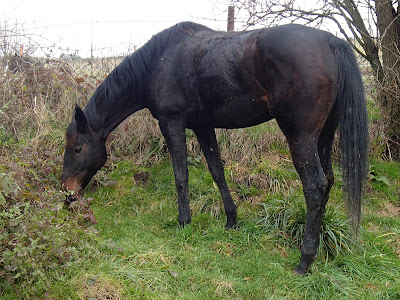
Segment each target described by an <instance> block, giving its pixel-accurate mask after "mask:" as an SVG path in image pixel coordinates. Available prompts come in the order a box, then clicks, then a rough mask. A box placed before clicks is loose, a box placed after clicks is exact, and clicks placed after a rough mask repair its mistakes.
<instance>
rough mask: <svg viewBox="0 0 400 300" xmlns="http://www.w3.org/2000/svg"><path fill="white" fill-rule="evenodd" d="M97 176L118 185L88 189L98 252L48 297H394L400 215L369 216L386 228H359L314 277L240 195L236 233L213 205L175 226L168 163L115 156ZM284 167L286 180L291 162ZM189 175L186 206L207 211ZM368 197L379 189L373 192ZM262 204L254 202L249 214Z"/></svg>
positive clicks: (199, 181)
mask: <svg viewBox="0 0 400 300" xmlns="http://www.w3.org/2000/svg"><path fill="white" fill-rule="evenodd" d="M384 165H385V164H384ZM380 168H384V167H383V166H381V167H380ZM139 171H141V172H149V173H150V177H149V179H148V181H147V182H137V181H136V182H135V181H134V174H135V173H137V172H139ZM103 172H104V173H105V174H106V175H104V176H107V178H108V179H109V180H112V181H115V182H116V184H115V185H114V186H113V187H111V188H110V187H107V186H102V187H99V188H98V189H97V190H94V191H92V192H91V193H90V194H88V195H87V197H92V198H93V200H92V203H93V204H92V209H93V210H94V214H95V216H96V219H97V222H98V223H97V225H96V226H95V228H96V230H97V231H98V234H97V247H98V249H99V252H98V253H97V254H96V255H95V256H94V257H93V258H91V259H89V258H87V259H83V260H84V261H81V262H80V264H79V266H80V267H79V268H75V269H74V268H72V269H71V271H70V272H71V273H70V274H69V275H67V276H66V278H65V279H66V281H55V282H54V284H53V285H52V286H51V288H50V289H49V295H51V296H52V297H55V298H56V299H68V298H70V299H76V298H81V299H88V298H89V297H91V295H97V297H99V298H101V297H102V296H103V297H104V298H102V299H106V297H107V296H108V297H114V298H111V299H194V298H195V299H283V298H285V299H396V298H399V297H400V285H399V278H400V260H399V257H398V256H397V255H398V254H396V249H397V250H398V246H399V241H398V239H399V231H398V230H397V231H396V230H395V228H399V227H400V221H399V220H398V218H395V217H391V216H382V217H374V216H372V215H370V214H367V215H366V217H365V218H364V222H363V224H367V225H368V226H367V227H371V226H372V225H373V226H375V227H378V228H382V229H383V231H381V232H380V231H377V230H376V229H377V228H375V230H374V231H371V230H365V231H364V232H363V234H362V237H363V238H362V240H361V242H360V246H359V247H356V248H354V249H353V250H352V251H345V252H343V253H342V252H341V253H339V254H337V255H334V257H332V258H330V259H322V257H319V258H317V260H316V261H315V263H314V264H313V265H312V268H311V274H309V275H307V276H298V275H295V274H294V273H293V272H292V270H293V268H294V267H295V266H296V264H297V263H298V261H299V254H300V253H299V250H298V248H297V247H296V246H294V245H293V244H291V243H288V242H287V243H285V242H282V237H280V236H279V235H278V234H276V232H274V231H273V230H272V231H268V230H263V229H262V228H261V227H260V226H259V225H258V224H257V221H258V220H259V218H256V217H255V216H254V213H252V212H251V211H249V210H246V209H245V208H246V206H247V205H249V204H247V203H245V201H244V200H242V201H239V206H240V207H239V225H240V228H239V229H237V230H225V229H224V224H225V215H224V213H223V212H221V213H218V214H212V211H215V210H212V209H208V210H207V209H205V210H204V211H205V212H203V211H197V212H195V213H194V216H193V220H192V224H191V225H189V226H185V228H180V227H179V226H178V223H177V208H176V206H177V204H176V200H175V187H174V184H173V173H172V168H171V166H170V163H169V161H168V160H164V161H162V162H161V163H159V164H155V165H153V166H151V167H149V168H146V169H143V168H138V167H136V166H135V165H134V163H131V162H128V161H121V162H118V163H115V164H113V165H111V166H110V167H109V168H108V169H105V170H104V171H103ZM282 172H283V173H285V172H286V175H287V177H288V178H289V179H290V178H291V172H292V171H291V169H290V167H289V166H288V168H287V169H286V171H285V169H283V171H282ZM389 173H390V172H389ZM389 173H388V174H389ZM190 174H191V176H190V189H191V197H192V198H193V199H192V203H193V205H195V204H196V201H199V200H198V199H196V198H200V201H202V200H201V198H207V199H208V201H205V202H206V204H205V206H207V207H208V206H213V205H216V204H215V202H217V201H220V196H219V194H218V192H217V191H216V188H215V186H214V185H213V183H212V180H211V177H210V175H209V173H208V171H207V170H206V169H205V168H204V167H202V166H198V167H190ZM394 175H395V174H394ZM387 176H388V178H391V177H390V176H391V175H387ZM293 180H294V179H293ZM230 185H231V188H233V192H234V193H240V189H238V190H236V189H235V187H236V185H235V184H234V183H232V182H231V183H230ZM372 186H373V185H372ZM297 194H298V193H297ZM372 195H373V196H374V197H375V196H377V195H381V196H382V193H381V191H380V190H379V189H378V190H375V189H374V190H373V193H372ZM270 197H272V196H270ZM296 197H297V198H298V197H300V196H299V195H298V196H295V198H296ZM388 198H390V197H388ZM212 199H214V200H212ZM300 200H302V199H300ZM334 200H336V201H338V202H340V200H338V199H334ZM265 201H268V199H266V200H265ZM385 201H387V200H385ZM241 208H244V209H243V210H242V209H241ZM261 208H262V206H259V205H255V207H253V211H258V212H260V211H262V209H261ZM396 239H397V242H396ZM396 243H397V244H396ZM396 245H397V246H396ZM396 247H397V248H396ZM105 287H107V288H105ZM96 293H97V294H96Z"/></svg>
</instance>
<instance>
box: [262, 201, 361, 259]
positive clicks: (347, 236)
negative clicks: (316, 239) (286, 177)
mask: <svg viewBox="0 0 400 300" xmlns="http://www.w3.org/2000/svg"><path fill="white" fill-rule="evenodd" d="M262 207H263V209H262V212H261V213H260V219H259V221H258V224H259V226H261V227H262V228H263V230H265V231H268V232H269V233H271V232H274V233H275V234H276V235H277V236H278V237H279V238H281V239H282V240H283V241H285V243H288V242H289V243H288V244H291V245H292V246H294V247H296V248H300V247H301V242H302V238H303V233H304V226H305V219H306V214H307V209H306V205H305V201H304V199H303V197H298V196H293V197H285V198H283V199H277V198H275V199H273V200H272V201H270V202H268V203H263V204H262ZM354 244H355V243H354V237H353V235H352V234H351V231H350V228H349V225H348V222H347V220H346V218H345V216H344V215H343V214H342V213H341V212H339V210H338V209H337V208H335V207H333V206H327V209H326V212H325V215H324V218H323V221H322V226H321V232H320V245H319V249H318V255H319V256H320V257H321V258H322V259H323V260H324V261H328V260H329V259H330V258H331V257H335V256H338V255H339V254H346V253H349V252H351V249H352V246H354Z"/></svg>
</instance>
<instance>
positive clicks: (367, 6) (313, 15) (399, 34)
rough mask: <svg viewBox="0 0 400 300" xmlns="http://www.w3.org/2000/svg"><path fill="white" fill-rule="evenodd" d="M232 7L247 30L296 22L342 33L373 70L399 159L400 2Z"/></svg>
mask: <svg viewBox="0 0 400 300" xmlns="http://www.w3.org/2000/svg"><path fill="white" fill-rule="evenodd" d="M231 4H232V3H231ZM233 5H235V6H236V9H237V11H238V14H239V15H241V16H244V17H245V24H246V28H253V27H260V26H261V25H262V26H273V25H279V24H284V23H288V22H296V23H303V24H306V25H310V26H313V27H322V28H323V29H327V30H330V31H333V33H336V32H337V31H340V33H341V35H342V36H343V37H344V38H345V39H346V40H347V41H348V42H349V43H350V44H351V45H352V46H353V48H354V49H355V51H356V52H357V53H358V55H360V56H361V57H363V58H364V59H365V60H367V61H368V62H369V64H370V66H371V68H372V71H373V74H374V77H375V79H376V82H377V86H378V89H377V92H376V94H375V97H376V99H377V101H378V103H379V104H380V105H381V107H382V110H383V112H384V113H383V115H384V116H386V118H387V122H386V123H387V130H386V133H387V136H388V139H389V145H390V146H389V147H390V150H391V151H392V154H393V155H394V156H395V157H397V158H400V121H399V120H400V7H399V2H398V0H316V1H315V2H314V3H310V2H305V1H304V0H234V1H233ZM332 28H334V29H333V30H332Z"/></svg>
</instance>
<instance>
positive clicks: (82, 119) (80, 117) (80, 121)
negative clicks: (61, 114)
mask: <svg viewBox="0 0 400 300" xmlns="http://www.w3.org/2000/svg"><path fill="white" fill-rule="evenodd" d="M74 118H75V121H76V125H77V126H78V130H79V131H80V132H84V131H85V129H86V125H87V120H86V116H85V114H84V113H83V111H82V109H81V108H80V107H79V105H78V104H77V105H76V106H75V115H74Z"/></svg>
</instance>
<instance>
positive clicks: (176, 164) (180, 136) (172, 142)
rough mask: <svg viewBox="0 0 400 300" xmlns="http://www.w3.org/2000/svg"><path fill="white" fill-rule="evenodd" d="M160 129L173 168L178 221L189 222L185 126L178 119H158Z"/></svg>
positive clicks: (182, 223)
mask: <svg viewBox="0 0 400 300" xmlns="http://www.w3.org/2000/svg"><path fill="white" fill-rule="evenodd" d="M160 129H161V132H162V134H163V135H164V138H165V140H166V142H167V146H168V149H169V152H170V154H171V159H172V166H173V168H174V175H175V184H176V190H177V193H178V210H179V223H180V224H181V225H185V224H189V223H190V221H191V216H190V206H189V190H188V180H189V173H188V168H187V148H186V134H185V126H184V124H183V123H182V122H179V121H174V120H168V121H165V120H160Z"/></svg>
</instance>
